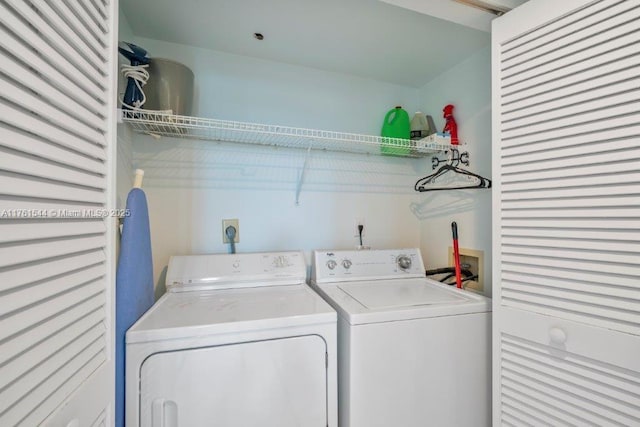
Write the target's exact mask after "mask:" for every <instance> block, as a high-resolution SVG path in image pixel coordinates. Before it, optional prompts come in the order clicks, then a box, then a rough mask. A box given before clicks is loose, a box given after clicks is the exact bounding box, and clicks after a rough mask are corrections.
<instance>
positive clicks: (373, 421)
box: [311, 249, 491, 427]
mask: <svg viewBox="0 0 640 427" xmlns="http://www.w3.org/2000/svg"><path fill="white" fill-rule="evenodd" d="M311 284H312V286H313V287H314V288H315V289H316V290H317V291H318V292H319V293H320V294H321V295H322V296H323V297H324V298H325V299H326V300H327V301H328V302H329V303H330V304H331V305H332V306H333V307H334V308H335V309H336V310H337V311H338V390H339V392H338V395H339V403H338V413H339V415H338V418H339V424H340V426H341V427H389V426H394V427H425V426H434V427H482V426H489V425H490V424H491V300H490V299H489V298H486V297H484V296H481V295H479V294H475V293H471V292H467V291H464V290H461V289H456V288H455V287H451V286H448V285H445V284H442V283H439V282H436V281H433V280H430V279H427V278H426V277H425V269H424V264H423V262H422V257H421V254H420V250H419V249H403V250H363V251H316V252H315V253H314V257H313V267H312V280H311Z"/></svg>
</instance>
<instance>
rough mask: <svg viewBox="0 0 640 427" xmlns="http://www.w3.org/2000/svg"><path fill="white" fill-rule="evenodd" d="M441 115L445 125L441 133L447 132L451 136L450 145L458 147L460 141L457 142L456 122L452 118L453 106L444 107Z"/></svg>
mask: <svg viewBox="0 0 640 427" xmlns="http://www.w3.org/2000/svg"><path fill="white" fill-rule="evenodd" d="M442 112H443V115H442V117H444V119H445V121H446V122H445V125H444V129H443V130H442V131H443V132H449V134H451V145H459V144H460V140H458V125H457V124H456V120H455V119H454V118H453V105H451V104H449V105H446V106H445V107H444V108H443V109H442Z"/></svg>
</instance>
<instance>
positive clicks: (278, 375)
mask: <svg viewBox="0 0 640 427" xmlns="http://www.w3.org/2000/svg"><path fill="white" fill-rule="evenodd" d="M305 279H306V264H305V261H304V255H303V254H302V253H301V252H278V253H252V254H224V255H222V254H220V255H194V256H174V257H172V258H171V260H170V262H169V266H168V270H167V279H166V283H167V293H166V294H165V295H164V296H162V298H160V299H159V300H158V301H157V302H156V304H155V305H154V306H153V307H152V308H151V309H150V310H149V311H148V312H147V313H145V314H144V316H142V318H140V320H139V321H138V322H136V323H135V324H134V325H133V326H132V327H131V328H130V329H129V330H128V331H127V334H126V422H127V426H129V427H133V426H142V427H152V426H153V427H158V426H162V427H177V426H180V427H185V426H188V427H201V426H225V427H248V426H270V427H285V426H287V427H299V426H305V427H307V426H308V427H326V426H332V427H336V426H337V373H336V372H337V361H336V357H337V356H336V355H337V350H336V312H335V311H334V310H333V309H332V308H331V306H329V305H328V304H327V303H326V302H325V301H324V300H323V299H322V298H321V297H320V296H318V295H317V294H316V293H315V292H314V291H313V290H312V289H311V288H309V287H308V286H307V285H306V284H305Z"/></svg>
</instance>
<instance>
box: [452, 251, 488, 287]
mask: <svg viewBox="0 0 640 427" xmlns="http://www.w3.org/2000/svg"><path fill="white" fill-rule="evenodd" d="M458 250H459V252H460V264H464V263H468V264H471V268H470V270H471V272H472V273H474V274H477V275H478V278H477V279H476V280H469V281H468V282H464V283H463V286H464V287H465V288H466V289H472V290H474V291H476V292H479V293H482V294H484V251H479V250H476V249H467V248H458ZM449 265H451V266H453V265H455V262H454V261H453V247H452V246H449Z"/></svg>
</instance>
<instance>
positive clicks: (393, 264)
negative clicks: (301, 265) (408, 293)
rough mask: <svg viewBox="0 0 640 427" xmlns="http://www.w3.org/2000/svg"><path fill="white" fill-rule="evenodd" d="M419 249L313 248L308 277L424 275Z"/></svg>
mask: <svg viewBox="0 0 640 427" xmlns="http://www.w3.org/2000/svg"><path fill="white" fill-rule="evenodd" d="M424 276H425V270H424V264H423V262H422V255H421V254H420V249H417V248H412V249H382V250H375V249H374V250H361V251H355V250H348V251H344V250H335V251H332V250H324V251H315V252H314V254H313V265H312V272H311V280H312V281H313V282H315V283H330V282H345V281H355V280H380V279H399V278H408V277H424Z"/></svg>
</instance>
